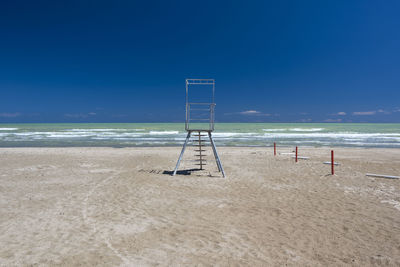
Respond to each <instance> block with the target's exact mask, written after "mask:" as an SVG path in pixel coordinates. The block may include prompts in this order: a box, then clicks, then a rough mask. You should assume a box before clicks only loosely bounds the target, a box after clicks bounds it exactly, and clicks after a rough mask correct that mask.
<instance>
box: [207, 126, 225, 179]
mask: <svg viewBox="0 0 400 267" xmlns="http://www.w3.org/2000/svg"><path fill="white" fill-rule="evenodd" d="M208 137H209V138H210V142H211V146H212V148H213V151H214V156H215V159H216V161H217V166H219V169H220V171H221V172H222V176H224V178H225V171H224V168H222V164H221V161H220V159H219V156H218V152H217V148H216V147H215V143H214V140H213V139H212V136H211V132H208Z"/></svg>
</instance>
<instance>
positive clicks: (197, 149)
mask: <svg viewBox="0 0 400 267" xmlns="http://www.w3.org/2000/svg"><path fill="white" fill-rule="evenodd" d="M195 151H198V152H200V151H205V150H203V149H202V150H198V149H197V150H195Z"/></svg>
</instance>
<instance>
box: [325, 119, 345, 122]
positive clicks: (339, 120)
mask: <svg viewBox="0 0 400 267" xmlns="http://www.w3.org/2000/svg"><path fill="white" fill-rule="evenodd" d="M324 122H342V119H336V120H335V119H326V120H324Z"/></svg>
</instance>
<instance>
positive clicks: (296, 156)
mask: <svg viewBox="0 0 400 267" xmlns="http://www.w3.org/2000/svg"><path fill="white" fill-rule="evenodd" d="M297 150H298V149H297V146H296V162H297Z"/></svg>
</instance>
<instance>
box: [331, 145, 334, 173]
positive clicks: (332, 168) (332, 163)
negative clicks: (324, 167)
mask: <svg viewBox="0 0 400 267" xmlns="http://www.w3.org/2000/svg"><path fill="white" fill-rule="evenodd" d="M331 173H332V175H334V174H335V160H334V158H333V150H331Z"/></svg>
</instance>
